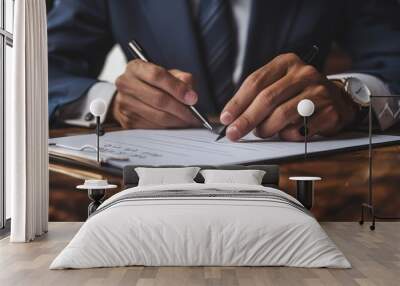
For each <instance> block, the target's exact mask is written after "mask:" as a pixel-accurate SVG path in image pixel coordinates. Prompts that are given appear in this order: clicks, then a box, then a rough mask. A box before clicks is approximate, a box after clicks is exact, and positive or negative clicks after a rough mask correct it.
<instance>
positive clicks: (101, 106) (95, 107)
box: [90, 99, 106, 116]
mask: <svg viewBox="0 0 400 286" xmlns="http://www.w3.org/2000/svg"><path fill="white" fill-rule="evenodd" d="M90 112H91V113H92V114H93V115H94V116H102V115H104V114H105V112H106V103H105V102H104V101H103V100H101V99H95V100H93V101H92V102H91V103H90Z"/></svg>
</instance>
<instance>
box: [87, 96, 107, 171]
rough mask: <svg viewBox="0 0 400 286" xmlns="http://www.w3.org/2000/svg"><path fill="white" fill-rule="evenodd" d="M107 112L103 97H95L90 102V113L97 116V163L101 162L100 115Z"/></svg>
mask: <svg viewBox="0 0 400 286" xmlns="http://www.w3.org/2000/svg"><path fill="white" fill-rule="evenodd" d="M105 112H106V103H105V102H104V101H103V100H101V99H95V100H93V101H92V102H91V103H90V113H92V114H93V115H94V117H95V118H96V136H97V148H96V150H97V163H99V164H100V116H102V115H104V114H105Z"/></svg>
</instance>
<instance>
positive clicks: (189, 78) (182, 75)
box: [169, 69, 194, 88]
mask: <svg viewBox="0 0 400 286" xmlns="http://www.w3.org/2000/svg"><path fill="white" fill-rule="evenodd" d="M169 72H170V73H171V74H172V75H173V76H174V77H176V78H178V79H180V80H181V81H183V82H184V83H186V84H188V85H189V86H190V87H191V88H193V87H194V79H193V75H192V74H191V73H187V72H183V71H181V70H178V69H172V70H169Z"/></svg>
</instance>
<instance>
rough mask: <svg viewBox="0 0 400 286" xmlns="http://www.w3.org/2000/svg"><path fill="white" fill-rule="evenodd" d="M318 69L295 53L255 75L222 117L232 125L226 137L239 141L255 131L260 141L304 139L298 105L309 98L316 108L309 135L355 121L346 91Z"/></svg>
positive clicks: (323, 133)
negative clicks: (276, 137)
mask: <svg viewBox="0 0 400 286" xmlns="http://www.w3.org/2000/svg"><path fill="white" fill-rule="evenodd" d="M340 85H341V84H340V83H336V82H331V81H329V80H328V79H327V78H326V77H324V76H323V75H321V74H320V73H319V72H318V71H317V70H316V69H315V68H314V67H313V66H311V65H307V64H305V63H304V62H303V61H302V60H301V59H300V58H299V57H298V56H296V55H295V54H291V53H289V54H283V55H280V56H277V57H276V58H275V59H273V60H272V61H271V62H269V63H268V64H266V65H265V66H263V67H261V68H260V69H258V70H257V71H255V72H254V73H252V74H251V75H250V76H249V77H248V78H247V79H246V80H245V81H244V82H243V84H242V86H241V87H240V89H239V90H238V92H237V93H236V94H235V95H234V97H233V98H232V99H231V100H230V101H229V102H228V104H227V105H226V106H225V108H224V110H223V112H222V113H221V118H220V120H221V122H222V123H223V124H224V125H229V127H228V129H227V132H226V135H227V137H228V138H229V139H230V140H233V141H235V140H238V139H240V138H241V137H243V136H245V135H246V134H247V133H249V132H250V131H252V130H253V129H254V130H255V134H256V135H257V136H259V137H261V138H266V137H271V136H273V135H275V134H279V135H280V137H281V138H282V139H284V140H291V141H298V140H302V139H303V135H302V134H301V133H300V132H299V129H300V128H301V127H302V120H301V117H300V116H299V115H298V113H297V104H298V103H299V102H300V101H301V100H302V99H305V98H308V99H310V100H312V101H313V102H314V104H315V114H314V115H313V116H312V117H311V118H310V123H309V125H308V127H309V130H308V134H309V135H310V136H312V135H314V134H321V135H326V136H328V135H332V134H335V133H337V132H338V131H340V130H341V129H342V128H343V127H345V126H346V125H348V124H350V123H351V122H353V121H354V119H355V114H356V111H357V109H356V106H355V105H354V103H353V101H352V100H351V98H350V97H348V96H346V95H345V94H344V93H343V91H342V90H341V86H340Z"/></svg>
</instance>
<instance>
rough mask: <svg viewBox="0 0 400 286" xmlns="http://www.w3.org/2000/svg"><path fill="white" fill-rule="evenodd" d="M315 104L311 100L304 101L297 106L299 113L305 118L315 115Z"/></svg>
mask: <svg viewBox="0 0 400 286" xmlns="http://www.w3.org/2000/svg"><path fill="white" fill-rule="evenodd" d="M314 109H315V106H314V103H313V102H312V101H311V100H309V99H303V100H301V101H300V102H299V104H298V105H297V112H298V113H299V114H300V115H301V116H303V117H309V116H311V115H313V113H314Z"/></svg>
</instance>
